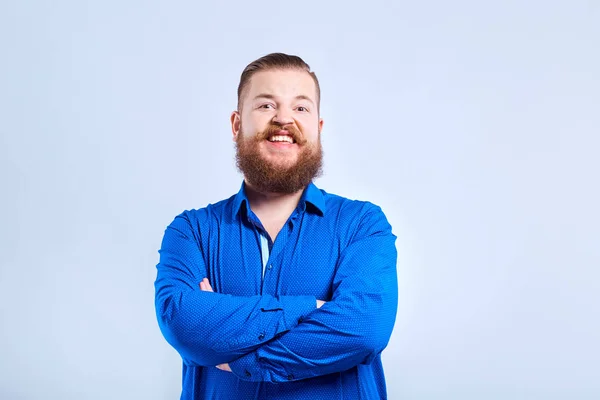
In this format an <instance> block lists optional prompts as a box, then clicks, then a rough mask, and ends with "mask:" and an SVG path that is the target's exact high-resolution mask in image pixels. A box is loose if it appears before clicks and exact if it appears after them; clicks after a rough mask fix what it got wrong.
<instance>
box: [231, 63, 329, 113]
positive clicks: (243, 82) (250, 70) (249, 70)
mask: <svg viewBox="0 0 600 400" xmlns="http://www.w3.org/2000/svg"><path fill="white" fill-rule="evenodd" d="M270 69H300V70H303V71H306V72H308V74H309V75H310V76H311V77H312V78H313V80H314V81H315V86H316V88H317V109H319V108H320V104H321V87H320V86H319V80H318V79H317V75H315V73H314V72H312V71H311V70H310V66H309V65H308V64H307V63H306V62H304V60H303V59H301V58H300V57H298V56H291V55H289V54H284V53H271V54H267V55H266V56H263V57H261V58H259V59H258V60H255V61H252V62H251V63H250V64H248V65H247V66H246V68H244V71H243V72H242V76H241V77H240V84H239V85H238V91H237V95H238V104H237V107H238V111H239V110H241V109H242V92H243V91H244V90H245V89H246V87H247V86H248V84H249V83H250V78H252V75H254V74H255V73H257V72H259V71H267V70H270Z"/></svg>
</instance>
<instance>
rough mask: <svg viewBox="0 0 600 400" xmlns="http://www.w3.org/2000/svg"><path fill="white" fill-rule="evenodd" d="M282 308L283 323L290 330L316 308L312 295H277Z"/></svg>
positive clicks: (315, 300) (315, 301)
mask: <svg viewBox="0 0 600 400" xmlns="http://www.w3.org/2000/svg"><path fill="white" fill-rule="evenodd" d="M279 302H280V303H281V304H282V306H283V307H282V308H283V323H284V325H285V328H286V330H290V329H292V328H293V327H295V326H297V325H298V324H299V323H301V322H302V320H303V319H304V318H306V316H307V315H308V314H310V313H311V312H313V311H314V310H315V309H316V308H317V299H316V298H315V297H314V296H279Z"/></svg>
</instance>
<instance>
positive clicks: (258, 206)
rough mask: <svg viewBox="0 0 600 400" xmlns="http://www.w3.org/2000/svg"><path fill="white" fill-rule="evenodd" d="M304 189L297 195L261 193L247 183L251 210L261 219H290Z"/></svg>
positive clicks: (247, 194) (296, 193)
mask: <svg viewBox="0 0 600 400" xmlns="http://www.w3.org/2000/svg"><path fill="white" fill-rule="evenodd" d="M303 191H304V189H302V190H299V191H297V192H295V193H272V192H260V191H258V190H256V188H254V187H253V186H252V185H251V184H249V183H248V181H246V196H247V197H248V200H249V201H250V208H251V209H252V211H253V212H254V213H255V214H256V215H257V216H258V217H259V218H260V216H261V215H263V216H271V217H275V216H283V215H285V218H286V219H287V217H289V216H290V215H291V214H292V212H293V211H294V209H295V208H296V206H297V205H298V202H299V201H300V198H301V197H302V192H303Z"/></svg>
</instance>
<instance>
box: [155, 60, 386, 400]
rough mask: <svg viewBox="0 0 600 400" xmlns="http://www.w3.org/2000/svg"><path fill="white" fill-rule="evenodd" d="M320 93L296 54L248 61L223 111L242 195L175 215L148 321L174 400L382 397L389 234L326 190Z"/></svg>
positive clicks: (371, 208)
mask: <svg viewBox="0 0 600 400" xmlns="http://www.w3.org/2000/svg"><path fill="white" fill-rule="evenodd" d="M320 97H321V96H320V89H319V83H318V80H317V77H316V75H315V74H314V73H313V72H311V71H310V67H309V66H308V65H307V64H306V63H305V62H304V61H303V60H302V59H301V58H299V57H296V56H289V55H286V54H281V53H275V54H269V55H267V56H265V57H262V58H260V59H258V60H256V61H254V62H252V63H250V64H249V65H248V66H247V67H246V69H245V70H244V72H243V73H242V76H241V79H240V84H239V87H238V106H237V107H238V109H237V111H234V112H233V113H232V115H231V128H232V131H233V139H234V141H235V144H236V149H237V165H238V168H239V170H240V171H241V172H242V173H243V175H244V182H243V183H242V187H241V189H240V191H239V192H238V193H237V194H236V195H234V196H232V197H231V198H229V199H227V200H223V201H221V202H218V203H216V204H212V205H208V206H207V207H205V208H201V209H199V210H192V211H186V212H184V213H182V214H181V215H179V216H177V217H176V218H175V220H174V221H173V222H172V223H171V225H170V226H169V227H168V228H167V230H166V231H165V236H164V239H163V242H162V247H161V250H160V262H159V264H158V265H157V269H158V275H157V279H156V282H155V287H156V299H155V305H156V314H157V318H158V322H159V326H160V329H161V331H162V333H163V335H164V337H165V339H166V340H167V341H168V342H169V343H170V344H171V345H172V346H173V347H174V348H175V349H176V350H177V351H178V352H179V354H180V355H181V357H182V359H183V390H182V394H181V399H186V400H187V399H235V400H245V399H277V400H285V399H302V400H309V399H310V400H313V399H327V400H334V399H346V400H347V399H378V400H379V399H385V398H387V395H386V388H385V380H384V375H383V369H382V364H381V358H380V353H381V351H382V350H383V349H384V348H385V347H386V345H387V343H388V341H389V338H390V335H391V332H392V328H393V325H394V320H395V317H396V308H397V278H396V248H395V240H396V237H395V236H394V235H393V234H392V232H391V227H390V225H389V224H388V222H387V220H386V218H385V216H384V215H383V213H382V211H381V210H380V208H379V207H377V206H375V205H373V204H371V203H368V202H360V201H351V200H348V199H345V198H343V197H339V196H336V195H332V194H329V193H326V192H325V191H323V190H320V189H318V188H317V187H316V186H315V185H314V184H313V183H312V180H313V179H314V178H315V177H317V176H318V175H319V174H320V173H321V163H322V151H321V140H320V138H321V129H322V127H323V120H322V119H321V118H320V115H319V103H320Z"/></svg>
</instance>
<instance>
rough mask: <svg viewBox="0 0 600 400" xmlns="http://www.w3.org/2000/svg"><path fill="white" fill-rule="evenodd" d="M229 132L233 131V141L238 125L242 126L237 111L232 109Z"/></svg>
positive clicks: (236, 134)
mask: <svg viewBox="0 0 600 400" xmlns="http://www.w3.org/2000/svg"><path fill="white" fill-rule="evenodd" d="M230 119H231V133H233V141H234V142H235V140H236V139H237V136H238V134H239V133H240V127H241V126H242V120H241V117H240V113H239V112H238V111H234V112H232V113H231V118H230Z"/></svg>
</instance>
